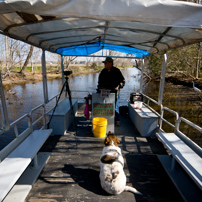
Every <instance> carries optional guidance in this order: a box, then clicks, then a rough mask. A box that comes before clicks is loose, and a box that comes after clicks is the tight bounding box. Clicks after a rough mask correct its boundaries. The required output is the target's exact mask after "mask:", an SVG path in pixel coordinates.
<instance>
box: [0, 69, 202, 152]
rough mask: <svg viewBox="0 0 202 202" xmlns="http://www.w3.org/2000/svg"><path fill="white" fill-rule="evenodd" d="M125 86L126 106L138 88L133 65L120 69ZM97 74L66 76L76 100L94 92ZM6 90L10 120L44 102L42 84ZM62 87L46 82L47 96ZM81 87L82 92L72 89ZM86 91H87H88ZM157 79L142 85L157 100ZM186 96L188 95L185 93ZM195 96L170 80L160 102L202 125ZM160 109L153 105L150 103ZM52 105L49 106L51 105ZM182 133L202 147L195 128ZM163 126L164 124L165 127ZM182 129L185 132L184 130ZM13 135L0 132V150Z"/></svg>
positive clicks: (122, 102)
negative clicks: (170, 82) (0, 133)
mask: <svg viewBox="0 0 202 202" xmlns="http://www.w3.org/2000/svg"><path fill="white" fill-rule="evenodd" d="M121 71H122V73H123V75H124V77H125V80H126V85H125V86H124V88H123V89H122V91H121V100H120V105H127V100H128V99H129V98H130V93H124V92H133V91H134V90H135V91H138V90H139V88H140V77H141V75H140V71H139V70H137V69H136V68H126V69H122V70H121ZM98 76H99V73H94V74H85V75H81V76H76V77H72V78H69V86H70V90H71V91H72V97H77V98H78V97H79V98H80V99H79V101H84V100H83V98H84V97H85V96H87V94H88V92H90V93H92V92H96V87H97V82H98ZM5 89H6V91H10V92H11V93H8V94H6V99H7V106H8V114H9V120H10V123H11V122H13V121H14V120H16V119H18V118H19V117H21V116H22V115H24V114H27V113H29V112H30V110H31V109H33V108H34V107H36V106H38V105H40V104H42V103H43V83H42V82H37V83H25V84H22V85H10V86H6V88H5ZM61 89H62V80H61V79H55V80H51V81H48V96H49V98H51V97H53V96H55V95H56V94H58V93H60V90H61ZM75 90H80V91H84V92H79V93H78V92H75ZM87 91H88V92H87ZM158 91H159V82H154V81H153V82H150V83H148V84H146V85H145V86H144V89H143V92H144V93H145V94H146V95H148V96H150V97H151V98H153V99H155V100H158ZM186 95H188V96H186ZM199 101H200V100H198V98H197V96H196V95H195V94H193V90H192V89H191V88H188V87H183V86H175V85H171V84H169V83H166V84H165V90H164V101H163V105H164V106H167V107H168V108H171V109H173V110H175V111H177V112H179V114H180V116H182V117H184V118H187V119H188V120H190V121H192V122H194V123H196V124H197V125H199V126H200V127H202V120H201V117H202V109H201V105H200V103H199ZM151 106H153V107H155V108H156V110H157V111H159V108H158V107H156V106H155V105H151ZM50 107H51V106H50ZM40 113H41V111H40V110H39V111H38V112H36V115H35V118H37V117H39V114H40ZM165 116H167V118H168V119H169V120H170V121H171V122H172V121H173V122H174V119H173V118H172V116H170V114H165ZM181 125H182V127H183V130H184V129H185V133H188V134H189V135H190V134H191V135H190V136H189V137H190V138H191V139H193V140H194V141H195V142H197V144H199V145H200V146H201V141H202V140H201V133H199V132H196V131H194V130H193V129H192V128H190V127H188V126H187V125H184V124H181ZM25 127H27V120H24V121H22V123H20V124H19V125H18V128H19V132H21V131H23V130H24V129H25ZM164 127H165V128H166V127H167V126H164ZM183 132H184V131H183ZM13 138H14V135H13V131H9V132H8V133H6V134H4V135H0V149H2V148H3V147H4V146H5V145H6V144H8V142H10V141H11V140H12V139H13Z"/></svg>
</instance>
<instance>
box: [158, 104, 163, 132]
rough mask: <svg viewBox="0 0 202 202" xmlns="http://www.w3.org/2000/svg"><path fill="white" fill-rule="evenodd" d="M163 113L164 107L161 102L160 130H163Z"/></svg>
mask: <svg viewBox="0 0 202 202" xmlns="http://www.w3.org/2000/svg"><path fill="white" fill-rule="evenodd" d="M163 114H164V108H163V105H162V104H161V112H160V120H159V130H160V131H161V130H162V124H163Z"/></svg>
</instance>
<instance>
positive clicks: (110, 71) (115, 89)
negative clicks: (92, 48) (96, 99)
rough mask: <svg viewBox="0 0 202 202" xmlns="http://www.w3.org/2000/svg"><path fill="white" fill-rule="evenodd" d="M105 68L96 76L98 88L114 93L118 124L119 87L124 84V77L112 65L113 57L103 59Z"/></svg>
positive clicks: (118, 122)
mask: <svg viewBox="0 0 202 202" xmlns="http://www.w3.org/2000/svg"><path fill="white" fill-rule="evenodd" d="M103 63H104V65H105V68H104V69H103V70H102V71H101V72H100V75H99V78H98V89H109V90H111V92H112V93H115V96H116V97H115V98H116V99H115V102H116V111H115V123H116V125H117V126H119V125H120V118H119V97H120V89H121V88H123V87H124V85H125V79H124V77H123V75H122V73H121V71H120V70H119V69H118V68H116V67H114V66H113V59H112V58H111V57H106V59H105V61H103Z"/></svg>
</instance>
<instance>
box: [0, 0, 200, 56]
mask: <svg viewBox="0 0 202 202" xmlns="http://www.w3.org/2000/svg"><path fill="white" fill-rule="evenodd" d="M0 33H1V34H4V35H6V36H10V37H11V38H14V39H17V40H20V41H23V42H26V43H28V44H31V45H34V46H36V47H39V48H42V49H43V50H48V51H50V52H53V53H58V54H60V55H63V56H65V55H75V56H77V55H80V56H85V55H90V54H92V53H95V52H97V51H100V50H102V49H110V50H116V51H120V52H124V53H129V54H132V55H133V56H134V57H137V58H142V57H144V56H146V55H149V54H155V53H158V52H162V51H167V50H170V49H173V48H177V47H181V46H185V45H189V44H193V43H197V42H201V41H202V5H199V4H195V3H189V2H182V1H173V0H74V1H73V0H69V1H67V0H48V1H47V0H6V1H4V2H0Z"/></svg>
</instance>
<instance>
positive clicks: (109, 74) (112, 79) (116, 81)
mask: <svg viewBox="0 0 202 202" xmlns="http://www.w3.org/2000/svg"><path fill="white" fill-rule="evenodd" d="M124 85H125V79H124V77H123V75H122V73H121V71H120V70H119V69H118V68H116V67H112V68H111V70H107V69H105V68H104V69H103V70H102V71H101V72H100V75H99V78H98V88H99V89H110V90H111V91H115V88H117V87H118V89H120V88H123V87H124Z"/></svg>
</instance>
